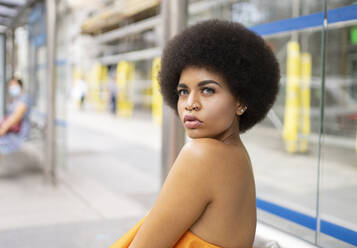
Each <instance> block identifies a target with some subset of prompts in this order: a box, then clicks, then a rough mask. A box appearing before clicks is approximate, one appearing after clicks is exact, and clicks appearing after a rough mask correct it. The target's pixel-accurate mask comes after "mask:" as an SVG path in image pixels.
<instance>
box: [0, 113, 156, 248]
mask: <svg viewBox="0 0 357 248" xmlns="http://www.w3.org/2000/svg"><path fill="white" fill-rule="evenodd" d="M160 142H161V140H160V128H159V127H158V126H156V125H155V124H153V123H152V122H151V120H150V116H148V115H147V114H146V115H145V114H141V115H140V114H139V115H136V116H135V117H134V118H132V119H121V118H117V117H113V116H111V115H109V114H97V113H91V112H75V111H69V116H68V128H67V144H68V157H67V158H68V159H67V163H66V165H65V168H61V169H60V170H59V180H58V185H57V186H56V187H53V186H52V185H50V184H49V183H48V182H47V181H46V180H45V179H44V176H43V172H42V169H41V167H39V166H38V165H37V162H38V161H37V160H38V159H37V158H36V157H35V156H33V155H32V154H30V153H29V152H28V150H29V149H27V150H26V149H25V151H22V152H20V153H16V154H14V155H12V156H9V157H6V159H5V161H2V165H1V168H0V199H1V200H0V202H1V205H0V247H1V248H6V247H9V248H10V247H11V248H25V247H26V248H27V247H31V248H32V247H33V248H38V247H54V248H56V247H61V248H63V247H81V248H84V247H86V248H88V247H93V248H94V247H95V248H96V247H98V248H99V247H108V246H109V245H110V244H111V243H113V242H114V241H115V240H116V239H117V238H118V237H120V236H121V235H122V234H123V233H124V232H125V231H127V230H128V229H129V228H130V227H131V226H133V225H134V224H135V223H136V222H137V221H138V220H139V219H140V218H141V217H142V216H143V215H144V214H145V213H146V212H147V211H148V210H149V209H150V207H151V206H152V205H153V203H154V201H155V199H156V196H157V194H158V191H159V187H160V167H159V166H160V164H159V161H160V153H159V152H160V150H159V149H160ZM25 148H26V146H25Z"/></svg>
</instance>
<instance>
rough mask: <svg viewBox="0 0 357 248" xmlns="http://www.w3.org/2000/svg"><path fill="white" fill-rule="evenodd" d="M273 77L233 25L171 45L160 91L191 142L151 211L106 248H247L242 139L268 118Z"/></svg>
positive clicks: (249, 188)
mask: <svg viewBox="0 0 357 248" xmlns="http://www.w3.org/2000/svg"><path fill="white" fill-rule="evenodd" d="M279 78H280V76H279V65H278V62H277V60H276V58H275V57H274V54H273V52H272V51H271V49H270V48H269V47H268V46H267V45H266V43H265V42H264V40H263V39H262V38H261V37H259V36H257V35H256V34H255V33H253V32H252V31H249V30H248V29H246V28H245V27H243V26H242V25H240V24H238V23H233V22H227V21H220V20H210V21H205V22H202V23H199V24H196V25H194V26H192V27H190V28H188V29H186V30H185V31H184V32H183V33H181V34H179V35H177V36H175V37H174V38H173V39H172V40H171V41H169V43H168V44H167V46H166V47H165V49H164V52H163V57H162V70H161V73H160V82H161V90H162V94H163V96H164V99H165V101H166V103H167V104H169V105H170V106H171V107H172V108H174V109H176V110H177V113H178V115H179V117H180V119H181V121H182V123H183V125H184V127H185V129H186V133H187V135H188V136H189V137H190V138H191V139H192V140H191V141H190V142H188V143H187V144H186V145H185V146H184V147H183V148H182V150H181V152H180V154H179V155H178V157H177V159H176V161H175V163H174V165H173V166H172V169H171V171H170V173H169V175H168V177H167V179H166V181H165V183H164V185H163V187H162V189H161V192H160V194H159V197H158V199H157V201H156V203H155V205H154V206H153V208H152V209H151V210H150V212H149V213H148V214H147V216H146V217H145V218H144V219H142V220H141V221H140V222H139V223H138V224H137V225H136V226H135V227H133V228H132V229H131V230H130V231H129V232H128V233H126V234H125V235H124V236H123V237H122V238H121V239H120V240H118V241H117V242H116V243H115V244H114V245H113V246H112V248H122V247H130V248H169V247H183V248H200V247H205V248H213V247H215V248H217V247H225V248H231V247H232V248H233V247H244V248H246V247H252V246H253V241H254V235H255V228H256V205H255V202H256V196H255V183H254V177H253V170H252V165H251V163H250V159H249V155H248V153H247V151H246V149H245V147H244V145H243V143H242V141H241V139H240V134H241V133H242V132H245V131H246V130H248V129H249V128H251V127H252V126H254V125H255V124H256V123H258V122H259V121H261V120H262V119H263V118H264V117H265V116H266V114H267V112H268V110H269V109H270V108H271V107H272V105H273V103H274V101H275V98H276V95H277V92H278V89H279Z"/></svg>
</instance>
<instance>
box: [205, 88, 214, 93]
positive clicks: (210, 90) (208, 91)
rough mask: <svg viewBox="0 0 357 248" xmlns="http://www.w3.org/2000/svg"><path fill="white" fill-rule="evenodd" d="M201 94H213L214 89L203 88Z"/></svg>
mask: <svg viewBox="0 0 357 248" xmlns="http://www.w3.org/2000/svg"><path fill="white" fill-rule="evenodd" d="M202 92H203V93H204V94H213V93H214V92H215V91H214V89H211V88H203V89H202Z"/></svg>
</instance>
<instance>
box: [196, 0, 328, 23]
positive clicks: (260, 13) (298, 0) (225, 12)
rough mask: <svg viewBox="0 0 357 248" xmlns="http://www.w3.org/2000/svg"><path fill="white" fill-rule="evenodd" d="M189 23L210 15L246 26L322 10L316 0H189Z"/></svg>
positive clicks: (208, 17)
mask: <svg viewBox="0 0 357 248" xmlns="http://www.w3.org/2000/svg"><path fill="white" fill-rule="evenodd" d="M189 3H190V5H189V14H190V19H189V22H190V23H196V22H197V21H202V20H206V19H210V18H219V19H225V20H233V21H237V22H241V23H243V24H244V25H246V26H248V27H250V26H255V25H259V24H264V23H269V22H273V21H278V20H282V19H288V18H292V17H296V16H301V15H307V14H311V13H316V12H320V11H322V5H321V2H320V1H309V0H290V1H265V0H221V1H216V0H190V1H189Z"/></svg>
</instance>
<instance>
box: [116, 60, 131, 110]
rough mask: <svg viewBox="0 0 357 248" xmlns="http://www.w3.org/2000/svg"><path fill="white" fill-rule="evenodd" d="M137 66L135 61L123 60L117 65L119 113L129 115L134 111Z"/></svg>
mask: <svg viewBox="0 0 357 248" xmlns="http://www.w3.org/2000/svg"><path fill="white" fill-rule="evenodd" d="M134 70H135V66H134V64H133V63H130V62H127V61H121V62H119V63H118V65H117V71H116V73H117V76H116V78H117V85H118V105H117V109H118V114H119V115H120V116H123V117H129V116H131V115H132V113H133V109H134V103H133V101H132V94H131V90H132V82H133V78H134Z"/></svg>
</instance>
